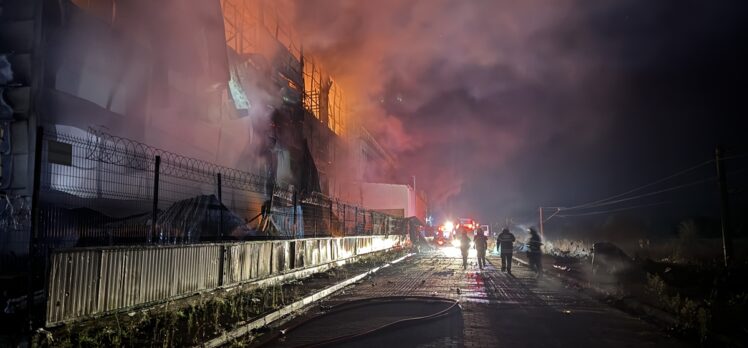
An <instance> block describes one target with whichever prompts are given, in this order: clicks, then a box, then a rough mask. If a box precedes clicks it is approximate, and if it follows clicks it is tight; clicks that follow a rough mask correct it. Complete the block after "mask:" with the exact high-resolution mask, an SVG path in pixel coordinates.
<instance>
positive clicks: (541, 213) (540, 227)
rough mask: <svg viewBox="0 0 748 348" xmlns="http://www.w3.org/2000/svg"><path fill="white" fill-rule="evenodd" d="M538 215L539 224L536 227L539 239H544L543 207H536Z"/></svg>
mask: <svg viewBox="0 0 748 348" xmlns="http://www.w3.org/2000/svg"><path fill="white" fill-rule="evenodd" d="M538 213H539V214H538V215H540V220H539V221H540V224H539V225H538V228H539V229H540V240H543V241H545V234H543V207H538Z"/></svg>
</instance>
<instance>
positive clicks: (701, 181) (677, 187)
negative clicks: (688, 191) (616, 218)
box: [579, 177, 716, 209]
mask: <svg viewBox="0 0 748 348" xmlns="http://www.w3.org/2000/svg"><path fill="white" fill-rule="evenodd" d="M715 179H716V177H709V178H706V179H701V180H697V181H694V182H691V183H688V184H683V185H678V186H674V187H670V188H666V189H662V190H658V191H654V192H649V193H645V194H641V195H638V196H633V197H627V198H621V199H618V200H614V201H608V202H604V203H600V204H596V205H590V206H587V207H584V208H579V209H589V208H597V207H603V206H607V205H613V204H618V203H621V202H627V201H631V200H635V199H639V198H644V197H649V196H654V195H658V194H660V193H665V192H670V191H675V190H679V189H682V188H686V187H690V186H695V185H698V184H703V183H705V182H709V181H712V180H715Z"/></svg>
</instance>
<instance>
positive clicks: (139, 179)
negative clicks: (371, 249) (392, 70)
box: [0, 0, 395, 257]
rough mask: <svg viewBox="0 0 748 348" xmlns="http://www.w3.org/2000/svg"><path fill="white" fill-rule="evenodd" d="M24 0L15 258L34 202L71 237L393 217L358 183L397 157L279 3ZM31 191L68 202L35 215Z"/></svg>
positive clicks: (15, 49)
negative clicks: (370, 203) (307, 50)
mask: <svg viewBox="0 0 748 348" xmlns="http://www.w3.org/2000/svg"><path fill="white" fill-rule="evenodd" d="M11 2H14V3H18V4H17V5H16V6H9V7H8V8H9V9H11V8H12V9H13V10H12V11H4V12H3V13H2V17H0V25H2V28H3V30H2V33H3V34H2V37H0V44H2V46H0V54H2V59H1V61H2V64H3V65H2V66H1V67H0V68H2V71H3V75H2V76H3V80H2V81H0V83H2V85H3V104H2V107H3V108H2V111H3V112H2V115H1V116H2V117H1V118H0V132H1V133H0V140H2V142H0V143H2V147H1V148H0V150H2V151H0V156H1V157H0V163H2V167H1V168H0V171H1V173H2V174H1V176H0V190H1V191H0V192H2V197H3V205H2V209H1V210H2V215H0V224H2V226H3V233H2V242H3V243H2V245H3V248H4V250H3V252H2V254H3V255H4V257H5V256H7V255H11V256H17V255H22V254H25V253H26V252H27V251H28V250H29V245H30V244H33V241H32V240H31V239H33V238H35V237H34V234H33V233H32V237H29V233H28V230H29V228H30V227H31V226H32V225H33V222H34V221H32V220H34V218H33V216H41V218H38V219H40V220H41V221H36V229H37V230H38V229H39V228H40V227H39V226H41V227H42V228H49V229H53V228H56V229H57V230H59V231H55V232H54V233H56V234H55V235H54V239H55V243H57V244H56V245H55V246H57V247H60V246H62V247H65V246H79V245H82V244H81V243H82V241H85V240H89V239H90V240H98V241H101V240H105V239H106V240H108V242H107V243H108V244H109V245H111V244H112V243H116V241H118V240H128V239H127V238H131V236H132V235H137V236H140V234H141V232H142V231H141V230H144V231H145V232H142V233H145V234H148V237H147V239H146V240H147V241H148V242H153V241H156V240H161V241H166V242H171V243H174V242H189V241H197V240H205V238H206V237H209V238H219V237H226V236H233V237H237V238H241V237H243V236H246V235H252V234H257V233H264V234H272V235H281V236H282V235H287V236H304V235H306V234H308V233H309V231H312V230H313V231H314V233H315V235H316V233H317V232H318V231H325V233H327V234H332V235H337V234H342V235H346V234H356V233H361V232H365V231H370V232H371V233H373V231H374V230H376V231H379V232H384V233H387V231H391V230H392V229H393V228H395V224H394V222H392V221H390V220H388V219H389V218H387V217H386V216H384V215H382V214H379V215H377V214H375V212H374V211H367V209H366V208H367V207H364V206H362V204H363V202H364V197H363V193H362V192H363V190H362V186H361V184H362V183H363V182H364V181H365V180H366V179H367V178H365V177H364V173H365V172H366V166H381V168H383V169H382V170H384V171H394V168H395V162H394V159H393V158H392V156H391V155H389V154H388V153H387V151H386V150H384V149H383V148H382V147H381V146H380V145H379V144H378V143H377V142H376V140H375V139H374V137H373V136H371V135H370V134H369V133H368V132H367V131H366V130H365V129H364V128H363V127H362V126H361V124H360V122H358V120H357V116H356V115H354V114H353V113H352V112H351V109H350V104H349V103H348V102H347V101H346V97H345V94H344V91H343V90H342V88H341V87H340V86H339V85H338V84H337V83H336V82H335V80H334V79H333V77H332V76H330V75H329V74H328V73H326V72H325V69H324V67H323V66H321V64H319V63H318V62H317V61H316V60H315V59H314V58H313V57H310V56H307V55H305V54H304V52H303V49H302V46H301V43H300V42H298V40H297V36H296V35H295V34H293V31H292V30H291V27H290V26H289V25H287V24H285V23H284V18H286V17H287V14H288V13H289V12H288V11H290V9H286V8H283V7H282V5H283V3H282V2H276V1H270V0H221V1H220V2H219V1H200V2H195V3H191V4H189V5H185V4H184V3H183V2H180V1H149V0H133V1H127V2H120V1H113V0H73V1H61V2H49V1H41V0H40V1H20V0H19V1H11ZM41 127H43V128H41ZM42 129H43V130H42ZM37 153H38V154H39V156H35V154H37ZM35 158H38V159H39V160H40V161H41V162H39V163H35ZM154 173H155V177H154ZM159 173H160V175H159ZM255 174H256V175H255ZM35 178H38V182H35ZM159 178H160V179H159ZM154 179H155V181H154ZM159 180H160V181H161V182H160V183H159ZM216 183H217V184H216ZM35 187H37V188H39V190H41V191H42V192H43V194H42V195H41V197H36V198H35V197H34V194H35V193H34V192H35V190H34V188H35ZM39 190H36V191H39ZM320 197H322V198H320ZM34 199H37V200H38V201H40V202H42V203H45V202H46V201H45V200H48V201H50V202H52V203H55V204H57V203H58V202H62V203H63V204H62V205H61V206H60V205H56V206H54V209H52V208H47V207H46V206H45V205H44V204H39V205H38V206H40V207H43V208H41V209H43V212H41V213H39V212H37V214H36V215H35V214H34V211H33V209H32V208H31V207H32V202H33V201H34ZM55 200H57V201H55ZM151 201H154V203H151ZM302 202H305V204H307V205H308V207H307V208H305V210H302V209H301V206H302ZM343 202H345V203H343ZM216 206H217V207H218V208H217V209H214V208H215V207H216ZM376 208H377V207H373V209H372V210H377V209H376ZM151 211H152V214H151ZM198 215H199V217H196V216H198ZM266 217H268V218H266ZM84 220H85V221H88V220H91V221H93V220H95V221H98V222H97V224H96V225H95V226H91V225H85V226H84V225H82V224H81V222H80V221H84ZM182 221H188V223H187V224H186V225H185V223H183V222H182ZM206 225H211V226H213V225H215V227H214V228H212V229H210V230H211V231H212V232H210V233H206V232H205V231H206V229H205V226H206ZM60 226H62V227H60ZM133 226H138V227H133ZM148 226H150V227H148ZM149 229H150V231H151V232H150V234H149V232H148V230H149ZM157 229H158V230H157ZM193 230H194V231H202V234H200V233H199V232H195V233H192V232H190V231H193ZM305 230H306V231H307V233H306V234H305V232H304V231H305ZM71 231H72V232H71ZM84 231H88V232H85V233H89V234H90V235H84V234H85V233H84ZM133 231H136V232H137V233H135V232H133ZM37 232H38V231H37ZM70 233H74V234H75V236H74V237H73V238H71V237H70V236H69V234H70ZM36 236H37V237H38V236H39V235H36ZM87 238H88V239H87ZM137 238H141V237H137ZM138 241H141V242H142V241H145V240H142V238H141V239H138ZM86 245H88V244H86Z"/></svg>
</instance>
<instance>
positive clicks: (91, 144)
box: [46, 128, 288, 191]
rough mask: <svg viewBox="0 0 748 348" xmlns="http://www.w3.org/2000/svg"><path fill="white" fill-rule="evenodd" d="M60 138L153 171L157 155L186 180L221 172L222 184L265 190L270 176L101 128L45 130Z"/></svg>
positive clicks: (100, 156) (165, 171)
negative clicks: (85, 131)
mask: <svg viewBox="0 0 748 348" xmlns="http://www.w3.org/2000/svg"><path fill="white" fill-rule="evenodd" d="M46 135H47V136H49V137H52V138H55V139H57V140H58V141H63V142H66V143H70V144H72V145H75V146H79V147H82V148H83V149H84V151H85V158H86V159H88V160H92V161H99V162H103V163H108V164H113V165H118V166H122V167H126V168H130V169H134V170H140V171H153V169H154V165H155V161H156V156H159V157H161V166H160V168H159V173H160V174H162V175H168V176H172V177H177V178H181V179H187V180H195V181H210V180H215V178H216V174H218V173H220V174H221V181H222V185H223V186H226V187H231V188H236V189H250V190H253V191H262V190H264V189H265V185H266V183H267V182H268V181H269V180H270V179H269V178H267V177H265V176H262V175H259V174H256V173H251V172H247V171H242V170H238V169H235V168H229V167H224V166H221V165H218V164H215V163H211V162H208V161H204V160H199V159H196V158H192V157H187V156H183V155H180V154H177V153H173V152H169V151H166V150H163V149H159V148H155V147H153V146H150V145H147V144H144V143H141V142H138V141H136V140H132V139H128V138H124V137H120V136H116V135H112V134H109V133H106V132H104V131H102V130H100V129H95V128H90V129H89V134H88V136H87V137H86V139H83V138H81V137H78V136H74V135H70V134H62V133H58V134H50V133H47V134H46ZM276 186H278V187H279V188H281V189H284V188H286V189H287V188H288V185H286V184H284V183H277V184H276Z"/></svg>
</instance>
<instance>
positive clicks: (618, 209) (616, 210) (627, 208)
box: [557, 201, 672, 218]
mask: <svg viewBox="0 0 748 348" xmlns="http://www.w3.org/2000/svg"><path fill="white" fill-rule="evenodd" d="M669 203H672V201H666V202H657V203H649V204H640V205H635V206H632V207H626V208H616V209H609V210H600V211H592V212H588V213H578V214H559V215H557V216H558V217H560V218H567V217H576V216H587V215H600V214H609V213H615V212H619V211H624V210H632V209H638V208H645V207H652V206H656V205H663V204H669Z"/></svg>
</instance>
